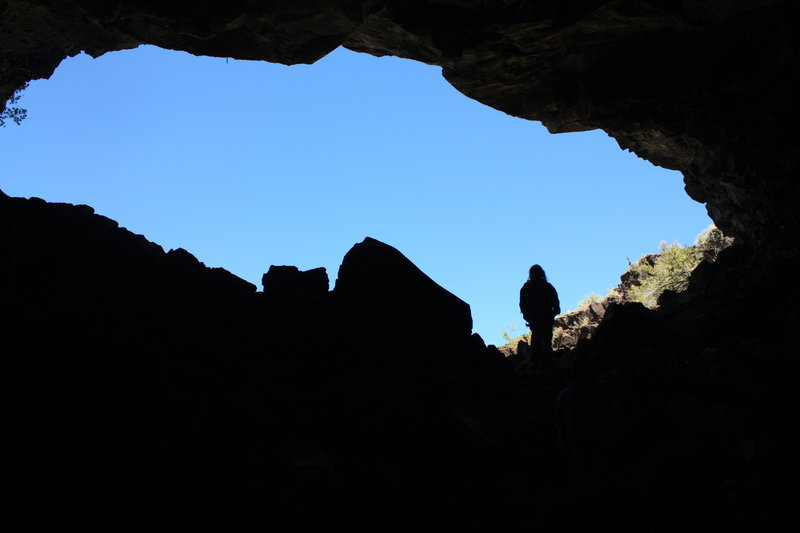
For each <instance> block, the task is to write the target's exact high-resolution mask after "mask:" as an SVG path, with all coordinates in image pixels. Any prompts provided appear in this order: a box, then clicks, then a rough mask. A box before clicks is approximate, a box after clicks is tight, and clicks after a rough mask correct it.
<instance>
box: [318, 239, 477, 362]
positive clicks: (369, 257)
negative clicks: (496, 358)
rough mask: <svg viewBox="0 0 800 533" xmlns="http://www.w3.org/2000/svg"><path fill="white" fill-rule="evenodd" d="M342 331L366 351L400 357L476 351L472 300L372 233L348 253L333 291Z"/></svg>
mask: <svg viewBox="0 0 800 533" xmlns="http://www.w3.org/2000/svg"><path fill="white" fill-rule="evenodd" d="M333 295H334V298H335V302H336V305H337V306H338V309H339V311H338V313H337V315H338V316H337V320H338V321H339V323H340V325H341V326H340V330H341V332H342V333H343V334H346V335H348V336H352V338H359V339H360V340H361V342H363V343H364V348H365V349H366V350H372V351H373V352H375V354H376V355H377V354H380V353H383V354H393V357H401V358H405V357H408V358H414V359H418V358H422V359H426V358H428V359H430V358H440V357H445V356H446V354H450V355H447V357H448V358H449V357H451V356H452V354H453V353H458V351H459V350H458V349H455V347H454V346H453V345H452V344H451V343H452V342H453V341H455V342H460V343H462V344H463V346H464V349H465V350H467V351H470V352H471V351H472V350H471V349H470V348H469V346H472V342H471V340H470V339H471V335H472V314H471V312H470V308H469V305H468V304H467V303H465V302H464V301H462V300H461V299H459V298H458V297H456V296H454V295H453V294H452V293H450V292H448V291H447V290H445V289H444V288H442V287H441V286H439V285H437V284H436V282H434V281H433V280H432V279H430V278H429V277H428V276H427V275H425V274H424V273H423V272H422V271H421V270H420V269H419V268H417V266H416V265H414V264H413V263H412V262H411V261H409V260H408V259H407V258H406V257H405V256H404V255H403V254H401V253H400V252H399V251H398V250H396V249H395V248H393V247H391V246H389V245H388V244H384V243H382V242H380V241H377V240H375V239H372V238H369V237H367V238H366V239H364V241H363V242H361V243H359V244H356V245H355V246H353V248H352V249H350V251H349V252H347V254H346V255H345V256H344V259H343V260H342V264H341V266H340V267H339V275H338V277H337V279H336V285H335V287H334V290H333Z"/></svg>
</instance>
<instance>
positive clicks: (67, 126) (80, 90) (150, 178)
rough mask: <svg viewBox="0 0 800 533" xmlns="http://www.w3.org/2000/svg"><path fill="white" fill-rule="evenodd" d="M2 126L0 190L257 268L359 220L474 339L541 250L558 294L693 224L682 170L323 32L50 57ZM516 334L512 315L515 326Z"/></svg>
mask: <svg viewBox="0 0 800 533" xmlns="http://www.w3.org/2000/svg"><path fill="white" fill-rule="evenodd" d="M26 105H27V106H28V107H30V108H31V117H30V118H29V119H28V121H27V122H26V123H25V124H24V125H23V127H21V128H19V129H18V128H5V129H4V130H2V131H0V136H2V137H0V154H2V156H3V158H4V160H5V161H6V163H5V167H6V168H5V170H4V179H3V189H4V190H5V192H6V193H7V194H10V195H12V196H25V197H29V196H37V197H42V198H44V199H45V200H47V201H63V202H69V203H75V204H88V205H90V206H92V207H94V208H95V209H96V210H97V211H98V212H99V213H100V214H103V215H105V216H108V217H110V218H112V219H114V220H117V221H118V222H119V223H120V225H121V226H123V227H127V228H128V229H130V230H131V231H134V232H135V233H140V234H143V235H144V236H145V237H146V238H148V239H149V240H151V241H153V242H156V243H158V244H160V245H162V246H163V247H164V249H165V250H167V249H170V248H179V247H180V248H184V249H186V250H188V251H190V252H191V253H193V254H194V255H196V256H197V257H198V258H199V259H200V260H201V261H203V262H204V263H206V264H207V265H209V266H215V267H216V266H220V267H223V268H226V269H227V270H229V271H231V272H233V273H234V274H236V275H238V276H240V277H242V278H243V279H246V280H248V281H250V282H252V283H254V284H256V285H259V281H260V276H261V274H262V273H264V272H265V271H266V270H267V268H268V267H269V265H271V264H278V265H281V264H291V265H295V266H298V267H299V268H301V269H304V270H305V269H310V268H315V267H318V266H324V267H325V268H326V269H327V270H328V273H329V276H330V277H331V283H332V284H333V282H334V280H335V278H336V271H337V269H338V266H339V263H340V261H341V258H342V256H343V255H344V253H345V252H346V251H347V250H348V249H349V248H350V246H352V245H353V244H354V243H356V242H359V241H361V240H362V239H363V238H364V237H366V236H371V237H374V238H377V239H379V240H382V241H384V242H387V243H389V244H391V245H393V246H396V247H398V249H400V250H401V251H402V252H403V253H404V254H406V255H407V256H408V257H409V258H410V259H412V261H414V262H415V263H416V264H417V265H418V266H419V267H420V268H421V269H422V270H423V271H424V272H426V273H428V274H429V275H430V276H431V277H432V278H433V279H434V280H436V281H437V282H438V283H440V284H441V285H442V286H444V287H446V288H447V289H448V290H450V291H451V292H453V293H454V294H456V295H458V296H459V297H460V298H462V299H464V300H465V301H466V302H468V303H469V304H470V305H471V307H472V313H473V318H474V330H475V331H476V332H477V333H479V334H480V335H481V336H482V337H483V338H484V339H485V340H486V342H487V343H492V344H497V345H500V344H503V342H504V341H503V339H502V337H501V333H502V332H504V331H509V332H511V333H512V334H514V333H515V329H517V330H521V329H523V327H522V326H521V323H522V322H523V321H522V319H521V317H519V315H518V309H517V302H516V299H517V292H518V289H519V285H520V284H521V283H522V281H524V278H525V275H526V274H525V273H526V272H527V268H528V266H529V263H541V264H542V265H546V268H547V270H548V272H549V276H550V279H551V280H552V281H553V283H554V284H555V285H556V286H557V287H558V288H559V292H560V294H561V299H562V307H563V310H564V311H567V310H570V309H574V308H575V307H576V306H577V304H578V302H580V301H581V300H582V299H584V298H585V297H586V296H587V295H590V294H596V293H603V294H604V293H605V291H607V290H608V289H610V288H612V287H614V286H616V283H618V281H619V276H620V274H622V272H624V270H625V268H626V267H627V263H626V261H627V260H628V259H631V260H634V261H635V260H636V259H638V257H639V256H641V255H643V254H645V253H652V252H655V251H656V248H657V245H658V242H659V241H662V240H666V241H668V242H673V241H679V242H682V243H686V244H692V242H693V239H694V236H695V235H696V234H698V233H699V232H700V231H701V230H703V229H704V228H705V227H706V226H708V224H709V223H710V219H709V218H708V216H707V215H706V214H705V211H704V209H703V205H702V204H699V203H696V202H694V201H693V200H691V199H690V198H688V197H687V196H686V194H685V193H684V192H683V190H682V183H681V176H680V174H679V173H678V172H675V171H668V170H665V169H662V168H659V167H656V166H654V165H652V164H651V163H649V162H647V161H644V160H642V159H640V158H638V157H636V156H635V155H633V154H631V153H630V152H623V151H621V150H619V147H618V146H617V144H616V143H615V142H614V141H613V140H612V139H610V138H609V137H608V136H606V135H605V134H604V133H602V132H600V131H592V132H582V133H569V134H560V135H552V134H550V133H548V132H547V131H546V130H545V128H544V127H542V126H541V124H539V123H535V122H530V121H526V120H523V119H519V118H515V117H511V116H508V115H505V114H503V113H500V112H498V111H496V110H494V109H491V108H489V107H486V106H484V105H483V104H480V103H478V102H475V101H473V100H471V99H468V98H465V97H464V96H463V95H461V94H460V93H458V92H457V91H455V89H453V88H452V87H451V86H450V85H449V84H448V83H447V82H446V81H445V80H444V79H442V77H441V75H440V69H439V68H437V67H431V66H428V65H424V64H422V63H417V62H412V61H408V60H403V59H398V58H391V57H384V58H376V57H373V56H369V55H366V54H358V53H355V52H351V51H348V50H345V49H342V48H340V49H338V50H336V51H334V52H333V53H331V54H329V55H328V56H326V57H325V58H323V59H321V60H320V61H318V62H316V63H315V64H313V65H295V66H291V67H287V66H283V65H278V64H271V63H265V62H251V61H234V60H228V59H224V58H212V57H197V56H192V55H190V54H187V53H184V52H174V51H167V50H164V49H160V48H157V47H153V46H142V47H139V48H137V49H134V50H126V51H119V52H113V53H109V54H106V55H104V56H101V57H100V58H97V59H92V58H90V57H89V56H87V55H80V56H77V57H74V58H69V59H67V60H66V61H65V62H64V63H63V64H62V65H61V66H60V67H59V69H58V70H57V71H56V72H55V73H54V74H53V76H52V77H51V78H50V79H49V80H46V81H44V80H43V81H39V82H34V83H33V84H32V86H31V88H30V89H29V90H28V91H27V93H26ZM517 334H519V333H517Z"/></svg>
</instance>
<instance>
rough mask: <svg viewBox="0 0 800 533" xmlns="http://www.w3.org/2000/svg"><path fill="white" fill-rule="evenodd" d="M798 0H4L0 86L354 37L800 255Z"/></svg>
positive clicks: (283, 58) (310, 55) (295, 51)
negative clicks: (149, 51)
mask: <svg viewBox="0 0 800 533" xmlns="http://www.w3.org/2000/svg"><path fill="white" fill-rule="evenodd" d="M798 4H799V3H798V2H796V1H793V0H787V1H779V0H719V1H716V0H683V1H679V0H672V1H671V0H649V1H645V0H628V1H623V0H619V1H608V0H569V1H568V0H538V1H536V0H527V1H523V0H496V1H492V2H484V1H478V0H427V1H393V0H339V1H335V0H329V1H326V0H277V1H271V2H265V1H258V0H225V1H209V0H206V1H188V0H127V1H112V0H6V1H3V0H0V96H2V97H3V98H2V101H5V100H6V99H7V98H8V97H9V96H10V95H11V94H12V93H13V91H14V90H15V89H16V88H18V87H20V86H21V85H22V84H23V83H24V82H26V81H28V80H33V79H39V78H47V77H49V76H50V75H51V74H52V73H53V72H54V70H55V69H56V67H57V66H58V65H59V64H60V62H61V61H63V60H64V59H65V58H66V57H69V56H74V55H76V54H78V53H80V52H82V51H83V52H86V53H88V54H90V55H92V56H95V57H97V56H99V55H102V54H104V53H107V52H111V51H116V50H123V49H130V48H135V47H136V46H139V45H142V44H150V45H155V46H159V47H162V48H166V49H172V50H184V51H187V52H190V53H192V54H196V55H208V56H218V57H230V58H235V59H248V60H264V61H270V62H277V63H283V64H287V65H291V64H298V63H313V62H315V61H317V60H318V59H320V58H321V57H323V56H325V55H326V54H328V53H329V52H331V51H332V50H334V49H336V48H337V47H339V46H344V47H346V48H348V49H350V50H354V51H357V52H364V53H368V54H372V55H376V56H383V55H392V56H398V57H403V58H408V59H413V60H417V61H421V62H424V63H427V64H432V65H438V66H441V67H442V73H443V75H444V77H445V78H446V79H447V81H448V82H450V83H451V84H452V85H453V86H454V87H455V88H456V89H457V90H459V91H460V92H462V93H463V94H465V95H466V96H468V97H469V98H473V99H475V100H477V101H479V102H482V103H483V104H485V105H488V106H491V107H493V108H495V109H497V110H499V111H502V112H504V113H507V114H509V115H513V116H517V117H521V118H525V119H529V120H536V121H541V122H542V123H543V124H544V125H545V126H546V127H547V128H548V130H549V131H551V132H553V133H561V132H573V131H584V130H591V129H602V130H604V131H605V132H607V133H608V134H609V135H610V136H612V137H613V138H614V139H616V141H617V142H618V143H619V145H620V147H621V148H623V149H627V150H631V151H633V152H634V153H636V154H637V155H638V156H640V157H642V158H645V159H647V160H649V161H651V162H652V163H654V164H656V165H660V166H663V167H666V168H670V169H675V170H680V171H681V172H682V173H683V175H684V181H685V188H686V192H687V193H688V194H689V196H691V197H692V198H693V199H695V200H697V201H699V202H703V203H705V204H706V206H707V209H708V212H709V215H710V216H711V217H712V219H713V220H714V221H715V222H716V223H717V225H719V226H720V227H721V228H722V229H723V230H725V231H726V233H728V234H730V235H733V236H736V237H737V238H739V239H740V240H741V241H742V242H747V243H750V244H751V245H752V246H754V247H758V248H764V249H770V250H784V251H785V250H787V249H788V250H794V251H796V244H794V243H796V241H797V240H798V239H797V234H798V233H800V217H798V210H797V208H796V207H795V202H796V200H797V199H798V197H800V194H799V193H800V185H798V180H797V170H798V166H799V163H800V162H799V161H798V155H797V149H796V146H797V144H798V142H797V141H798V138H797V137H798V135H797V133H796V131H797V130H796V127H795V124H796V116H797V104H796V94H797V93H798V81H797V80H798V79H800V76H798V75H797V70H798V61H797V59H798V58H797V52H798V44H799V43H798V41H800V37H798V32H797V31H796V30H795V29H796V27H797V26H798V22H800V16H799V14H800V5H798ZM643 201H653V202H657V201H658V199H657V198H653V199H643Z"/></svg>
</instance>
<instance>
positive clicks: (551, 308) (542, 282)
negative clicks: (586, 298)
mask: <svg viewBox="0 0 800 533" xmlns="http://www.w3.org/2000/svg"><path fill="white" fill-rule="evenodd" d="M528 273H529V276H528V281H526V282H525V284H524V285H523V286H522V288H521V289H520V291H519V310H520V312H522V317H523V318H524V319H525V322H526V324H527V326H528V327H529V328H531V337H532V339H531V348H532V351H533V355H534V357H536V358H537V359H539V361H540V363H541V361H542V357H543V356H544V355H545V354H549V353H550V352H552V350H553V320H554V319H555V317H556V315H557V314H559V313H560V312H561V305H560V304H559V302H558V293H557V292H556V289H555V287H553V286H552V285H550V283H548V281H547V276H546V275H545V273H544V269H542V267H540V266H539V265H533V266H532V267H531V268H530V270H529V272H528Z"/></svg>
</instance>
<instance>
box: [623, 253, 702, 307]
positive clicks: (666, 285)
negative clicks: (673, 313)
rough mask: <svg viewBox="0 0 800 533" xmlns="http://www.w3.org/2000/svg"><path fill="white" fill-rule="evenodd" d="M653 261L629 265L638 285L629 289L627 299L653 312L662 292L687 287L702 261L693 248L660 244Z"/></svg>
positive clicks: (682, 289) (676, 290) (680, 290)
mask: <svg viewBox="0 0 800 533" xmlns="http://www.w3.org/2000/svg"><path fill="white" fill-rule="evenodd" d="M659 249H660V253H659V254H658V256H656V259H655V261H653V262H648V261H639V262H638V263H636V264H635V265H633V266H632V269H633V270H634V271H635V272H636V274H637V275H638V278H639V285H637V286H635V287H633V288H632V289H631V295H630V299H631V301H634V302H641V303H642V304H644V305H645V306H647V307H649V308H651V309H653V308H655V307H657V306H658V298H659V296H661V294H662V293H663V292H664V291H668V290H669V291H674V292H682V291H684V290H686V287H687V286H688V285H689V276H690V275H691V273H692V271H693V270H694V269H695V267H696V266H697V265H698V264H699V263H700V261H701V260H702V257H701V254H700V253H699V252H698V249H697V248H696V247H694V246H682V245H680V244H678V243H677V242H676V243H672V244H670V245H667V243H666V242H662V243H661V246H660V247H659Z"/></svg>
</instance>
